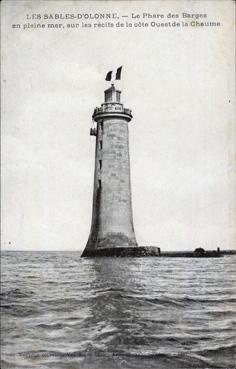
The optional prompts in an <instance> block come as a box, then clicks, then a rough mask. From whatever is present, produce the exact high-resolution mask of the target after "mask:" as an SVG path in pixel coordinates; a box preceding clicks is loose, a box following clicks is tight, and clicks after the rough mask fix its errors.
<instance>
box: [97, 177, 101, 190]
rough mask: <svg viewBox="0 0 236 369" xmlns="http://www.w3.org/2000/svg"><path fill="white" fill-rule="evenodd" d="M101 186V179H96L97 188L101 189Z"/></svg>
mask: <svg viewBox="0 0 236 369" xmlns="http://www.w3.org/2000/svg"><path fill="white" fill-rule="evenodd" d="M101 188H102V181H101V179H99V180H98V189H99V190H101Z"/></svg>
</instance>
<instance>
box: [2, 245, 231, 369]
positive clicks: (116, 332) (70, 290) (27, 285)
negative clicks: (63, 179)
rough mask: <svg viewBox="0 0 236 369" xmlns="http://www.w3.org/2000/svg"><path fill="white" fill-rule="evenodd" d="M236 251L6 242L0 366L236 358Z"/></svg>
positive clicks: (102, 368) (142, 365) (186, 363)
mask: <svg viewBox="0 0 236 369" xmlns="http://www.w3.org/2000/svg"><path fill="white" fill-rule="evenodd" d="M235 271H236V256H225V257H222V258H219V259H187V258H142V259H140V258H97V259H81V258H80V254H79V253H76V252H3V255H2V341H3V342H2V366H1V368H2V369H6V368H17V369H18V368H19V369H21V368H25V369H26V368H27V369H33V368H37V369H47V368H53V369H61V368H63V369H64V368H66V369H93V368H96V369H116V368H117V369H118V368H121V369H126V368H134V369H136V368H139V369H149V368H155V369H169V368H171V369H174V368H178V369H183V368H194V369H196V368H214V369H215V368H225V369H228V368H235V347H236V346H235V345H236V343H235V336H236V280H235V279H236V273H235Z"/></svg>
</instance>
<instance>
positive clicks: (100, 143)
mask: <svg viewBox="0 0 236 369" xmlns="http://www.w3.org/2000/svg"><path fill="white" fill-rule="evenodd" d="M99 149H100V150H102V141H99Z"/></svg>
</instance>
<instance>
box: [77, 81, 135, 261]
mask: <svg viewBox="0 0 236 369" xmlns="http://www.w3.org/2000/svg"><path fill="white" fill-rule="evenodd" d="M104 95H105V96H104V102H103V103H102V104H101V107H97V108H95V110H94V113H93V116H92V118H93V121H94V123H95V127H94V128H91V129H90V135H91V136H94V137H95V139H96V144H95V170H94V188H93V209H92V222H91V229H90V234H89V238H88V242H87V245H86V247H85V249H84V252H83V254H82V256H83V257H84V256H97V255H98V254H99V253H100V254H101V252H102V250H103V253H102V254H103V255H105V256H107V255H106V254H109V255H113V254H115V255H118V253H119V250H121V249H122V250H123V249H124V248H125V249H129V250H130V248H133V247H136V246H137V241H136V237H135V232H134V225H133V214H132V196H131V180H130V156H129V124H130V122H131V120H132V112H131V110H130V109H127V108H125V107H124V105H123V104H122V102H121V91H120V90H118V89H117V88H116V87H115V85H114V83H112V84H111V86H110V87H109V88H108V89H106V90H105V93H104ZM104 250H105V251H104Z"/></svg>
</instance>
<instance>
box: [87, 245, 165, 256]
mask: <svg viewBox="0 0 236 369" xmlns="http://www.w3.org/2000/svg"><path fill="white" fill-rule="evenodd" d="M104 256H110V257H147V256H160V249H159V247H151V246H149V247H144V246H140V247H138V246H137V247H135V246H131V247H124V246H118V247H104V248H98V249H95V250H88V249H85V250H84V252H83V253H82V255H81V257H89V258H93V257H104Z"/></svg>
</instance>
